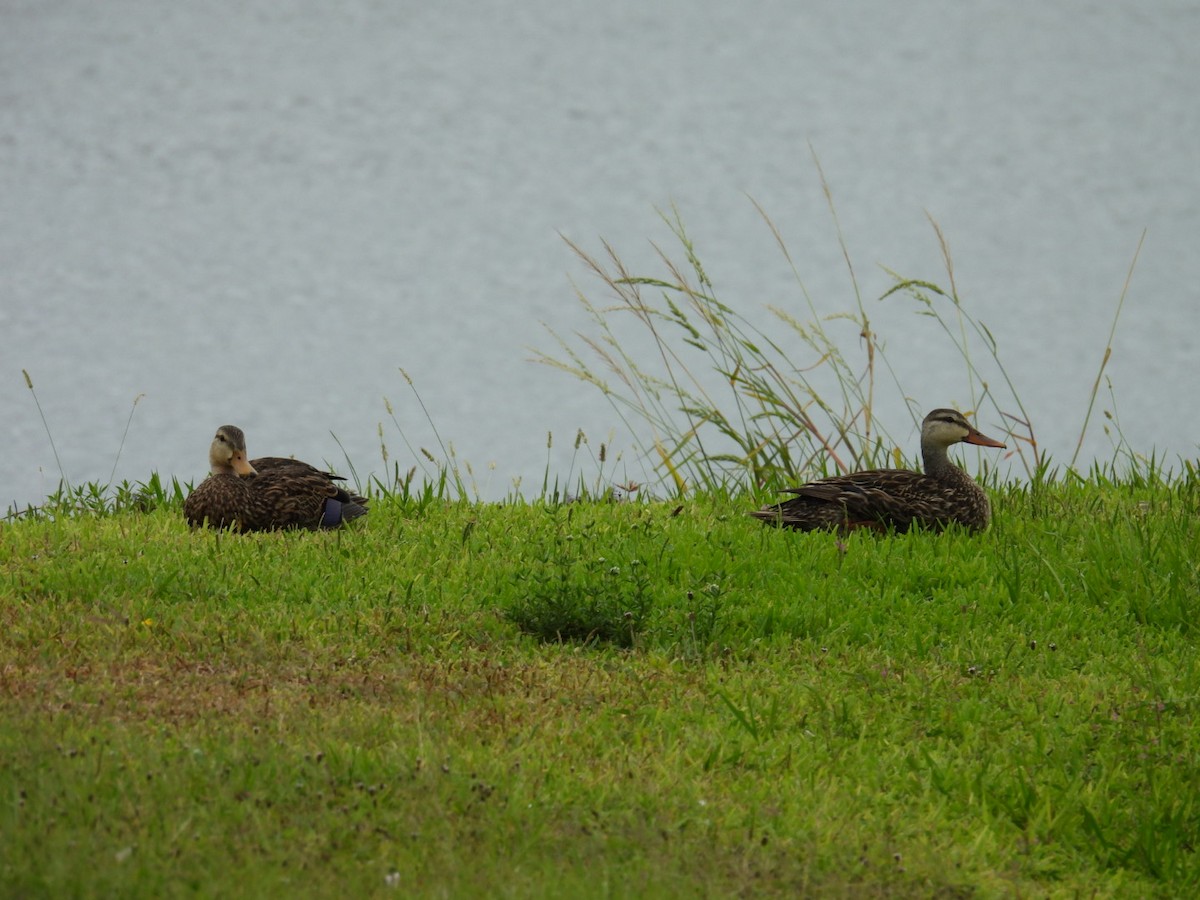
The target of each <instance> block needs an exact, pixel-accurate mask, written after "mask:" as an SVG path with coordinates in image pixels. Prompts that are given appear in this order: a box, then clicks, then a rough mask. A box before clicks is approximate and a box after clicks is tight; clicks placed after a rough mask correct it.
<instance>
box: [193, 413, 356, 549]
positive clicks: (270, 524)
mask: <svg viewBox="0 0 1200 900" xmlns="http://www.w3.org/2000/svg"><path fill="white" fill-rule="evenodd" d="M208 463H209V468H210V469H211V471H212V474H211V475H209V476H208V478H206V479H205V480H204V481H202V482H201V483H200V485H199V486H198V487H196V489H195V490H193V491H192V492H191V493H190V494H189V495H188V498H187V500H185V501H184V504H183V514H184V517H185V518H186V519H187V520H188V523H189V524H191V525H204V524H207V525H209V526H211V527H213V528H233V529H235V530H237V531H275V530H277V529H284V528H310V529H316V528H336V527H338V526H339V525H341V524H343V523H345V522H349V521H350V520H352V519H357V518H358V517H359V516H362V515H366V512H367V501H366V499H365V498H364V497H359V496H357V495H355V494H351V493H349V492H347V491H346V490H345V489H344V488H342V487H340V486H339V485H338V484H337V482H339V481H344V480H345V479H343V478H342V477H341V476H339V475H334V474H333V473H332V472H323V471H322V470H320V469H318V468H316V467H315V466H310V465H309V464H308V463H304V462H300V461H299V460H295V459H287V458H285V457H281V456H264V457H260V458H259V459H253V460H247V459H246V436H245V435H244V434H243V433H242V430H241V429H240V428H237V427H235V426H233V425H222V426H221V427H220V428H218V429H217V435H216V437H214V438H213V442H212V446H211V447H210V448H209V451H208Z"/></svg>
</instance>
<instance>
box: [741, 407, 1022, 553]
mask: <svg viewBox="0 0 1200 900" xmlns="http://www.w3.org/2000/svg"><path fill="white" fill-rule="evenodd" d="M960 441H963V442H965V443H968V444H978V445H979V446H981V447H1003V446H1004V444H1002V443H1000V441H997V440H993V439H992V438H990V437H987V436H985V435H983V434H980V433H979V432H978V431H977V430H975V428H973V427H972V426H971V424H970V423H969V422H967V420H966V419H965V418H963V416H962V413H959V412H956V411H955V410H953V409H935V410H934V411H933V412H931V413H930V414H929V415H927V416H926V417H925V420H924V421H923V422H922V423H921V459H922V461H923V462H924V465H925V473H924V474H921V473H920V472H912V471H909V470H908V469H873V470H870V471H866V472H854V473H851V474H850V475H837V476H834V477H832V478H822V479H821V480H820V481H812V482H809V483H808V484H804V485H801V486H800V487H795V488H787V489H786V493H789V494H795V495H796V496H795V497H793V498H791V499H790V500H784V501H783V502H782V503H776V504H773V505H771V506H764V507H763V508H762V509H758V510H755V511H754V512H752V513H750V515H752V516H754V517H755V518H758V519H762V520H763V521H764V522H769V523H770V524H772V525H780V526H783V527H785V528H796V529H799V530H801V531H814V530H817V529H823V528H836V529H841V530H850V529H853V528H864V527H865V528H876V529H879V530H887V529H893V530H895V531H907V530H908V529H909V528H911V527H913V526H914V525H918V526H920V527H921V528H925V529H929V530H933V531H940V530H941V529H942V528H945V527H946V526H947V525H950V524H952V523H958V524H959V525H963V526H965V527H966V528H968V529H970V530H971V531H979V530H981V529H983V528H986V527H987V525H988V522H989V520H990V519H991V507H990V506H989V504H988V498H987V495H986V494H985V493H984V492H983V490H982V488H980V487H979V485H978V484H976V483H975V481H974V480H973V479H972V478H971V476H970V475H968V474H967V473H966V472H964V471H963V470H962V469H960V468H959V467H958V466H956V465H955V464H954V463H952V462H951V461H950V458H949V456H947V455H946V450H947V449H948V448H949V447H950V445H951V444H957V443H959V442H960Z"/></svg>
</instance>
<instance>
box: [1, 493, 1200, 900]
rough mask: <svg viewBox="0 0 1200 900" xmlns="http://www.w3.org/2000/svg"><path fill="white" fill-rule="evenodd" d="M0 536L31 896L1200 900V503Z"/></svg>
mask: <svg viewBox="0 0 1200 900" xmlns="http://www.w3.org/2000/svg"><path fill="white" fill-rule="evenodd" d="M756 502H757V501H754V500H751V499H748V498H747V497H745V496H726V495H722V494H712V495H706V496H700V497H693V498H688V499H686V500H682V501H673V502H667V501H657V502H628V503H611V502H593V501H583V502H577V503H565V504H555V503H550V502H546V501H536V502H522V501H510V502H506V503H498V504H483V503H467V502H447V501H444V500H442V499H438V498H436V497H433V496H431V495H429V494H428V493H426V494H425V495H423V496H408V495H406V496H404V497H401V496H391V497H383V498H377V499H376V500H375V501H374V502H373V504H372V509H371V513H370V516H369V517H368V519H367V521H366V522H365V523H363V524H362V527H356V528H351V529H348V530H344V531H340V532H334V533H285V534H262V535H245V536H239V535H232V534H217V533H213V532H199V531H197V532H193V531H190V530H189V529H188V528H187V527H186V525H185V524H184V522H183V520H182V515H181V513H180V510H179V509H178V506H177V505H173V504H168V505H166V506H163V507H160V508H158V509H155V510H152V511H149V512H135V511H124V512H119V513H116V514H112V515H104V516H95V515H86V516H72V517H62V518H58V519H57V520H54V519H46V518H43V519H36V518H27V519H21V520H17V521H11V522H8V523H5V524H2V525H0V573H2V574H0V579H2V580H0V592H2V595H3V596H2V597H0V716H2V721H3V725H2V727H0V840H2V842H3V846H4V848H5V850H4V853H3V854H2V855H0V894H3V895H6V896H22V897H38V896H54V897H63V896H85V897H86V896H156V897H158V896H179V895H203V896H217V895H220V896H280V895H289V896H334V895H337V896H374V895H388V894H395V895H400V896H455V897H457V896H483V895H486V896H513V897H530V896H533V897H537V896H582V897H601V896H667V897H670V896H678V897H696V896H714V897H719V896H740V895H785V896H798V895H800V896H803V895H814V896H835V897H836V896H856V897H862V896H867V897H871V896H880V897H883V896H887V897H894V896H912V897H929V896H948V897H974V896H978V897H990V896H1081V895H1083V896H1163V897H1168V896H1185V895H1190V894H1192V893H1194V892H1196V891H1197V890H1198V889H1200V863H1198V862H1197V858H1196V843H1197V839H1198V837H1200V800H1198V799H1197V798H1198V797H1200V728H1198V727H1197V697H1198V694H1200V664H1198V657H1197V652H1196V634H1197V629H1196V623H1197V621H1198V617H1197V607H1198V605H1200V563H1198V562H1197V552H1196V550H1197V547H1198V546H1200V525H1198V524H1197V523H1198V521H1200V516H1198V512H1200V493H1198V489H1197V487H1196V483H1195V480H1194V479H1193V478H1191V477H1190V475H1189V476H1188V477H1180V478H1170V477H1168V478H1164V477H1158V476H1156V475H1152V476H1150V477H1142V476H1131V477H1129V478H1127V479H1123V480H1113V479H1110V478H1106V477H1104V476H1102V475H1099V474H1097V475H1094V476H1093V477H1092V478H1090V479H1088V480H1086V481H1085V480H1080V479H1063V480H1060V481H1055V482H1050V483H1047V482H1043V481H1036V482H1034V484H1033V485H1032V486H1031V485H1025V486H1015V485H1012V486H1002V487H1000V488H998V489H996V490H994V491H993V506H994V509H995V521H994V524H993V526H992V527H991V529H989V530H988V531H987V532H985V533H983V534H981V535H977V536H971V535H968V534H966V533H964V532H960V531H950V532H947V533H944V534H927V533H913V534H907V535H876V534H862V533H855V534H852V535H849V536H846V537H839V536H837V535H833V534H798V533H793V532H787V531H779V530H776V529H773V528H769V527H764V526H762V525H761V524H760V523H758V522H755V521H752V520H750V519H749V518H748V517H747V516H746V515H745V512H746V510H747V509H749V508H753V506H754V505H755V503H756Z"/></svg>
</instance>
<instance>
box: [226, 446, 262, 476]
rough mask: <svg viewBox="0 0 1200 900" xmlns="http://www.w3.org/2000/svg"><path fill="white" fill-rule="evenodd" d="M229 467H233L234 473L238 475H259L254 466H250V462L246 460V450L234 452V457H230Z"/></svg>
mask: <svg viewBox="0 0 1200 900" xmlns="http://www.w3.org/2000/svg"><path fill="white" fill-rule="evenodd" d="M229 465H231V466H233V471H234V472H236V473H237V474H238V475H241V476H243V477H244V476H247V475H257V474H258V472H256V471H255V470H254V466H252V465H250V460H248V459H246V451H245V450H234V451H233V456H231V457H229Z"/></svg>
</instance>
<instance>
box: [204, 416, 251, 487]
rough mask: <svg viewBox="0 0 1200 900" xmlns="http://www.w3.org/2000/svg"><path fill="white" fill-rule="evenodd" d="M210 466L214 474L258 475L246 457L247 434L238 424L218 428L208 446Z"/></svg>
mask: <svg viewBox="0 0 1200 900" xmlns="http://www.w3.org/2000/svg"><path fill="white" fill-rule="evenodd" d="M208 466H209V469H210V470H211V471H212V473H213V474H214V475H243V476H244V475H257V474H258V473H257V472H255V471H254V466H252V465H250V460H249V459H247V458H246V435H244V434H243V433H242V429H240V428H238V427H237V426H236V425H222V426H221V427H220V428H218V429H217V435H216V437H214V438H213V442H212V446H211V447H209V448H208Z"/></svg>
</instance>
